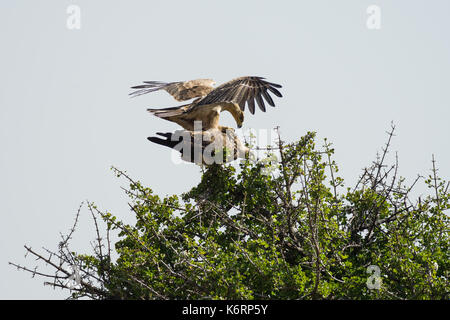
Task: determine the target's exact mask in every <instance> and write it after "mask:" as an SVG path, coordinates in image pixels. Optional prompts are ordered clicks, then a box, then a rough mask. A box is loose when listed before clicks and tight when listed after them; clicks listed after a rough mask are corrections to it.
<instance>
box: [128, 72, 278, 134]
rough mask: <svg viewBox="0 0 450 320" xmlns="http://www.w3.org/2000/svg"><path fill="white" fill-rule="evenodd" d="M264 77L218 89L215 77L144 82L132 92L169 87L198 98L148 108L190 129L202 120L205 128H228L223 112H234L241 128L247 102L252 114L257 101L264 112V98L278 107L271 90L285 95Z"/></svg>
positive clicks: (184, 97) (239, 80) (185, 97)
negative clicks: (174, 105) (222, 123)
mask: <svg viewBox="0 0 450 320" xmlns="http://www.w3.org/2000/svg"><path fill="white" fill-rule="evenodd" d="M264 79H265V78H263V77H257V76H250V77H240V78H236V79H233V80H231V81H228V82H226V83H224V84H222V85H220V86H218V87H217V88H214V84H215V82H214V81H213V80H211V79H197V80H190V81H179V82H169V83H167V82H160V81H144V84H143V85H138V86H134V87H132V89H136V91H134V92H132V93H130V95H131V96H133V97H135V96H140V95H142V94H146V93H149V92H154V91H157V90H165V91H166V92H168V93H169V94H170V95H172V96H173V97H174V98H175V99H176V100H177V101H185V100H189V99H192V98H196V99H195V100H194V101H193V102H191V103H189V104H185V105H181V106H178V107H170V108H163V109H147V110H148V111H149V112H151V113H153V114H154V115H155V116H157V117H160V118H163V119H166V120H169V121H172V122H175V123H177V124H179V125H180V126H182V127H183V128H184V129H186V130H189V131H194V130H195V129H196V128H195V127H194V122H195V121H201V125H202V130H209V129H212V128H218V129H221V130H222V131H223V129H226V127H221V126H219V115H220V112H222V111H228V112H230V113H231V114H232V116H233V118H234V119H235V121H236V123H237V125H238V127H239V128H240V127H241V126H242V123H243V121H244V112H243V111H244V110H245V105H246V104H247V106H248V109H249V110H250V112H251V113H252V114H254V113H255V100H256V103H257V104H258V106H259V108H260V109H261V110H262V111H263V112H265V111H266V105H265V103H264V100H265V101H266V102H267V103H268V104H269V105H270V106H272V107H274V106H275V103H274V102H273V99H272V97H271V96H270V94H269V91H270V92H271V93H273V94H274V95H276V96H277V97H282V95H281V93H280V92H279V91H278V90H277V88H281V85H279V84H276V83H271V82H268V81H266V80H264ZM263 98H264V100H263Z"/></svg>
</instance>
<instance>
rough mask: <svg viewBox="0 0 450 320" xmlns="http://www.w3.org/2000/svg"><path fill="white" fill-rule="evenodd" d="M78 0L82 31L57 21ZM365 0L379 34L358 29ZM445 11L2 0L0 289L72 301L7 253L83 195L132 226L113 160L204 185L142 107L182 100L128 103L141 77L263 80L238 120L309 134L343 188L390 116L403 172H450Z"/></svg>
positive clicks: (16, 252) (347, 0) (150, 180)
mask: <svg viewBox="0 0 450 320" xmlns="http://www.w3.org/2000/svg"><path fill="white" fill-rule="evenodd" d="M71 4H75V5H78V6H79V7H80V9H81V30H68V29H67V27H66V19H67V17H68V15H67V13H66V9H67V7H68V6H69V5H71ZM372 4H375V5H378V6H379V7H380V9H381V29H380V30H369V29H367V27H366V20H367V17H368V16H367V13H366V9H367V7H368V6H369V5H372ZM449 13H450V2H449V1H446V0H441V1H439V0H433V1H425V0H423V1H412V0H396V1H392V0H389V1H386V0H383V1H381V0H379V1H365V0H341V1H335V0H329V1H324V0H310V1H261V0H258V1H242V0H239V1H235V0H227V1H192V0H191V1H137V0H129V1H106V0H96V1H87V0H72V1H63V0H46V1H20V0H15V1H2V2H1V3H0V41H1V50H0V147H1V152H0V173H1V175H0V199H1V201H0V214H1V225H0V251H1V255H0V298H3V299H9V298H24V299H36V298H42V299H51V298H57V299H59V298H64V297H66V294H65V293H63V292H61V291H59V290H52V289H50V288H48V287H43V286H42V282H43V280H42V279H39V278H35V279H31V278H30V275H28V274H26V273H23V272H17V271H15V270H14V269H13V268H12V267H11V266H9V265H8V264H7V262H8V261H15V262H19V263H21V264H25V265H28V266H33V265H34V260H33V259H25V258H24V253H25V250H24V249H23V245H24V244H28V245H31V246H32V247H33V248H36V249H39V248H41V247H42V246H46V247H48V248H50V249H54V248H55V246H56V245H57V242H58V240H59V232H66V231H67V230H68V229H69V228H70V226H71V223H72V221H73V218H74V215H75V212H76V209H77V208H78V205H79V203H80V202H81V201H83V200H86V199H89V200H92V201H95V202H96V203H97V204H98V205H99V207H100V208H104V209H109V210H111V211H112V212H113V213H114V214H116V215H117V216H119V217H120V218H121V219H124V220H126V221H133V217H132V214H131V213H130V212H129V211H128V209H127V206H126V202H125V200H126V198H125V197H124V196H123V195H122V191H121V189H120V186H121V185H124V181H120V180H118V179H116V178H115V177H114V175H113V174H112V173H111V172H110V170H109V166H111V165H115V166H117V167H119V168H121V169H123V170H126V171H128V173H129V174H130V175H131V176H133V177H135V178H137V179H140V180H141V181H142V182H143V183H144V184H146V185H149V186H151V187H152V188H153V189H154V190H155V192H157V193H158V194H160V195H166V194H172V193H175V194H179V193H181V192H184V191H187V190H188V189H189V188H190V187H191V186H193V185H195V184H196V183H197V182H198V181H199V177H200V174H199V169H198V167H196V166H195V165H174V164H173V163H172V162H171V161H170V159H171V154H170V151H169V149H166V148H162V147H160V146H157V145H154V144H150V143H149V142H148V141H147V140H146V137H147V136H149V135H152V134H154V133H155V132H156V131H172V130H175V129H177V127H176V126H175V125H174V124H171V123H169V122H165V121H163V120H161V119H157V118H155V117H152V116H151V115H149V114H148V113H147V112H146V111H145V109H146V108H147V107H150V106H153V107H164V106H172V105H177V103H176V102H174V101H173V100H172V99H171V98H170V96H168V95H167V94H164V93H156V94H153V95H148V96H143V97H139V98H135V99H130V98H129V97H128V96H127V94H128V93H129V87H130V86H131V85H135V84H138V83H139V82H141V81H142V80H162V81H177V80H188V79H194V78H213V79H215V80H216V81H217V83H222V82H225V81H227V80H230V79H232V78H234V77H238V76H242V75H260V76H265V77H267V78H268V79H269V80H270V81H272V82H276V83H280V84H282V85H283V88H282V93H283V94H284V98H283V99H277V100H276V103H277V107H276V108H270V109H268V111H267V112H266V113H262V112H258V111H257V112H256V114H255V115H254V116H252V115H250V114H249V113H247V114H246V120H245V123H244V127H245V128H257V129H259V128H267V129H270V128H273V127H275V126H277V125H279V126H281V131H282V134H283V137H284V139H285V140H287V141H292V140H294V139H297V138H299V137H300V136H302V135H303V134H305V133H306V132H307V131H310V130H312V131H317V132H318V136H319V138H324V137H327V138H328V139H329V140H330V141H332V142H333V143H334V145H335V147H336V160H337V162H338V163H339V164H340V168H341V171H340V173H341V175H342V176H343V177H344V179H345V180H346V181H347V182H349V183H352V182H353V181H355V180H356V178H357V176H358V174H359V173H360V170H361V168H362V167H364V166H365V165H368V164H370V162H371V161H372V160H373V158H374V156H375V154H376V152H377V151H379V150H380V148H381V146H382V145H383V144H384V142H385V139H386V135H385V131H386V130H387V129H388V128H389V126H390V122H391V121H394V122H395V124H396V125H397V137H395V140H394V141H393V147H392V151H398V154H399V159H400V168H401V170H400V173H401V174H402V175H403V176H406V177H408V178H410V179H412V178H413V177H415V176H416V175H417V174H418V173H422V174H426V173H427V170H428V169H429V168H430V167H431V163H430V159H431V155H432V154H433V153H434V154H435V157H436V159H437V161H438V163H439V166H440V173H441V175H442V176H443V177H445V178H448V177H449V176H450V167H449V165H448V164H449V163H450V151H449V148H448V145H449V143H448V138H449V136H450V128H449V125H448V122H449V119H450V111H449V110H450V108H449V104H450V90H449V83H450V81H449V80H450V79H449V78H450V58H449V57H450V41H449V36H448V35H449V30H450V19H448V14H449ZM223 119H224V122H225V123H226V124H229V125H234V123H233V122H232V119H231V117H230V116H224V117H223ZM392 156H393V154H392V155H391V159H392ZM81 219H82V221H81V224H80V228H79V231H78V233H77V234H76V235H75V241H74V244H75V247H76V248H79V249H80V251H89V250H90V243H89V241H91V240H92V239H93V238H94V236H95V235H94V230H93V229H92V227H91V224H90V220H89V215H88V213H87V212H84V213H83V214H82V217H81Z"/></svg>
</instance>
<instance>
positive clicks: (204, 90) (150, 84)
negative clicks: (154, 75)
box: [130, 79, 214, 101]
mask: <svg viewBox="0 0 450 320" xmlns="http://www.w3.org/2000/svg"><path fill="white" fill-rule="evenodd" d="M144 83H145V84H142V85H138V86H134V87H131V89H136V91H134V92H132V93H130V95H131V96H132V97H137V96H140V95H143V94H146V93H150V92H154V91H158V90H165V91H167V92H168V93H169V94H170V95H171V96H172V97H174V98H175V100H177V101H185V100H189V99H192V98H198V97H204V96H206V95H207V94H208V93H209V92H211V90H213V89H214V87H213V85H214V81H213V80H211V79H197V80H190V81H178V82H161V81H144Z"/></svg>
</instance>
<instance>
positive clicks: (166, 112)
mask: <svg viewBox="0 0 450 320" xmlns="http://www.w3.org/2000/svg"><path fill="white" fill-rule="evenodd" d="M185 110H186V107H185V106H179V107H169V108H163V109H147V111H148V112H150V113H152V114H154V115H155V116H157V117H159V118H168V117H173V116H179V115H180V114H182V113H184V111H185Z"/></svg>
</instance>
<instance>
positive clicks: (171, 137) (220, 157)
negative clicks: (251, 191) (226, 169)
mask: <svg viewBox="0 0 450 320" xmlns="http://www.w3.org/2000/svg"><path fill="white" fill-rule="evenodd" d="M156 134H157V135H159V136H162V137H164V138H165V139H162V138H159V137H148V138H147V139H148V140H149V141H151V142H154V143H157V144H160V145H163V146H166V147H169V148H172V149H175V150H177V151H179V152H180V153H181V158H182V159H183V160H184V161H188V162H194V163H196V164H207V165H209V164H212V163H223V162H229V161H232V160H236V159H237V158H246V157H248V156H249V155H250V149H249V148H248V147H246V146H245V145H243V144H242V142H241V141H240V140H239V138H238V137H237V135H236V134H235V132H234V130H233V129H231V128H230V129H229V130H226V131H225V132H224V131H222V130H220V129H215V128H213V129H209V130H206V131H187V130H177V131H175V132H174V133H170V132H167V133H161V132H158V133H156ZM224 151H225V152H224Z"/></svg>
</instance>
